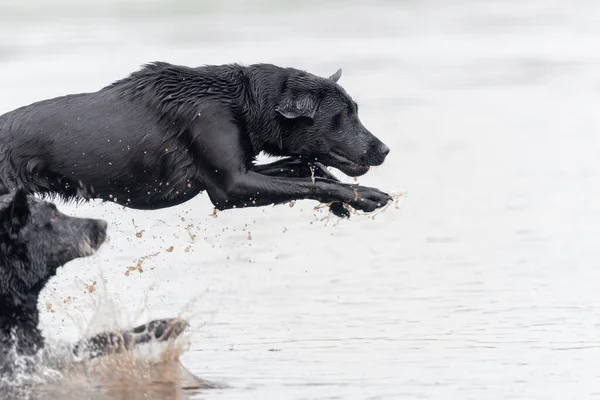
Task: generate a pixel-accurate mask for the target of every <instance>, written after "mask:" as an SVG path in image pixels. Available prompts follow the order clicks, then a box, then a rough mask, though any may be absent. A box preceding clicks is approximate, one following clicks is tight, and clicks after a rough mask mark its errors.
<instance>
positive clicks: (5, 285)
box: [0, 190, 187, 378]
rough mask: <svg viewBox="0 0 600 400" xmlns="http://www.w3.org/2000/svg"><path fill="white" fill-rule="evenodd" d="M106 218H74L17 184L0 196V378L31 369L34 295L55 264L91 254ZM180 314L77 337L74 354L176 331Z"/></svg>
mask: <svg viewBox="0 0 600 400" xmlns="http://www.w3.org/2000/svg"><path fill="white" fill-rule="evenodd" d="M105 237H106V222H105V221H102V220H96V219H86V218H74V217H69V216H67V215H64V214H62V213H60V212H59V211H58V210H57V209H56V207H55V206H54V205H53V204H52V203H48V202H45V201H42V200H38V199H35V198H33V197H28V196H27V195H26V194H25V191H23V190H19V191H17V192H16V193H15V194H14V195H13V194H9V195H4V196H0V378H2V377H4V376H10V374H12V373H14V372H15V369H16V365H17V359H21V360H20V361H21V362H19V363H18V364H19V365H20V366H21V368H24V369H25V370H26V371H25V372H29V371H35V368H36V365H35V361H33V359H31V358H29V359H28V358H27V357H25V358H24V359H25V363H23V362H22V361H23V356H33V355H35V354H37V353H38V352H39V351H40V350H41V349H42V348H43V347H44V338H43V336H42V333H41V332H40V330H39V329H38V322H39V312H38V308H37V302H38V296H39V294H40V292H41V290H42V289H43V288H44V286H45V285H46V283H47V282H48V280H49V279H50V278H51V277H52V276H54V275H55V274H56V270H57V268H59V267H60V266H62V265H63V264H65V263H67V262H69V261H71V260H73V259H75V258H78V257H85V256H89V255H91V254H93V253H94V252H95V251H96V250H97V249H98V247H100V245H101V244H102V243H103V242H104V239H105ZM186 325H187V324H186V322H185V321H183V320H181V319H166V320H155V321H152V322H149V323H147V324H145V325H141V326H139V327H137V328H134V329H132V330H130V331H122V332H106V333H102V334H99V335H96V336H94V337H92V338H88V339H85V340H82V341H80V342H78V343H76V344H75V345H74V346H73V347H72V349H71V351H72V355H73V356H74V359H90V358H94V357H98V356H102V355H106V354H110V353H117V352H120V351H122V350H123V349H129V348H131V347H132V346H134V345H135V344H139V343H145V342H148V341H151V340H160V341H162V340H167V339H170V338H174V337H177V336H178V335H179V334H180V333H181V332H182V331H183V329H184V328H185V327H186Z"/></svg>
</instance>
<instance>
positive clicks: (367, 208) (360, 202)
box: [349, 186, 392, 212]
mask: <svg viewBox="0 0 600 400" xmlns="http://www.w3.org/2000/svg"><path fill="white" fill-rule="evenodd" d="M353 189H354V198H353V199H352V200H351V201H350V202H349V204H350V206H352V207H353V208H355V209H357V210H361V211H364V212H373V211H375V210H377V209H379V208H381V207H384V206H385V205H387V203H388V202H390V201H391V200H392V196H390V195H389V194H387V193H385V192H382V191H381V190H379V189H375V188H371V187H367V186H355V187H354V188H353Z"/></svg>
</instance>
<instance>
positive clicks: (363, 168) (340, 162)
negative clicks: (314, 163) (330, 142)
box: [323, 152, 371, 177]
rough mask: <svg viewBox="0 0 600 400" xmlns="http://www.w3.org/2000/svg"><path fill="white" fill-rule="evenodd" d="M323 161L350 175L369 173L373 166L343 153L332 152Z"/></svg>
mask: <svg viewBox="0 0 600 400" xmlns="http://www.w3.org/2000/svg"><path fill="white" fill-rule="evenodd" d="M324 158H325V160H323V162H324V163H325V164H326V165H328V166H330V167H334V168H337V169H339V170H340V171H342V172H343V173H345V174H346V175H348V176H352V177H354V176H361V175H364V174H366V173H367V171H369V169H370V168H371V167H370V166H369V165H367V164H365V163H362V162H356V161H352V160H350V159H349V158H348V157H346V156H343V155H341V154H338V153H335V152H331V153H330V154H328V155H327V157H324Z"/></svg>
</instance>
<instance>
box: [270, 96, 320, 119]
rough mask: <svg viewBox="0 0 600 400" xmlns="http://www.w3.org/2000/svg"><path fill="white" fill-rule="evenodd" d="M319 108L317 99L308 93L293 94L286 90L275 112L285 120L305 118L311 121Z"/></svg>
mask: <svg viewBox="0 0 600 400" xmlns="http://www.w3.org/2000/svg"><path fill="white" fill-rule="evenodd" d="M317 108H319V103H318V101H317V99H316V98H315V97H313V96H311V95H310V94H309V93H298V94H293V93H292V92H291V91H290V90H286V91H285V92H284V93H283V94H282V95H281V97H280V98H279V102H278V104H277V106H276V107H275V111H277V112H278V113H279V114H281V115H283V116H284V117H285V118H288V119H294V118H300V117H306V118H310V119H312V118H313V117H314V116H315V113H316V112H317Z"/></svg>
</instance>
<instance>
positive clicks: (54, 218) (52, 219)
mask: <svg viewBox="0 0 600 400" xmlns="http://www.w3.org/2000/svg"><path fill="white" fill-rule="evenodd" d="M50 221H52V222H54V221H56V215H54V214H52V215H51V216H50Z"/></svg>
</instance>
